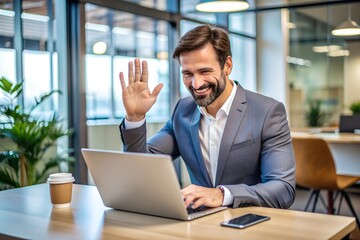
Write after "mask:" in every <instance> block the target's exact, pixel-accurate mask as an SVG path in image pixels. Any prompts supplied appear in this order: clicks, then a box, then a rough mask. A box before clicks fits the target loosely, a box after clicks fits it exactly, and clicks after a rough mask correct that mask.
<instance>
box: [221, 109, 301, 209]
mask: <svg viewBox="0 0 360 240" xmlns="http://www.w3.org/2000/svg"><path fill="white" fill-rule="evenodd" d="M261 138H262V140H261V153H260V158H261V159H260V160H261V183H258V184H256V185H252V186H248V185H245V184H238V185H225V187H227V188H228V189H229V190H230V191H231V193H232V194H233V195H234V202H233V207H234V208H236V207H242V206H251V205H255V206H264V207H274V208H289V207H290V206H291V205H292V203H293V202H294V199H295V158H294V153H293V148H292V143H291V136H290V130H289V126H288V122H287V119H286V111H285V107H284V106H283V104H282V103H279V102H277V103H275V104H273V105H272V107H271V108H270V109H269V111H268V114H267V115H266V117H265V121H264V125H263V129H262V134H261Z"/></svg>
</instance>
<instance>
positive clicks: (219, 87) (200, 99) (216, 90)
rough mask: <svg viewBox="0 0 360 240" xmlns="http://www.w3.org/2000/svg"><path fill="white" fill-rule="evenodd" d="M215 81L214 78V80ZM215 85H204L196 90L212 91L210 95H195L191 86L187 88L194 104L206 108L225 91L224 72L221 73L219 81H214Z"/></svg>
mask: <svg viewBox="0 0 360 240" xmlns="http://www.w3.org/2000/svg"><path fill="white" fill-rule="evenodd" d="M215 79H216V78H215ZM216 82H217V84H214V83H206V84H204V85H202V86H201V87H199V88H198V90H201V89H204V88H208V87H209V88H210V89H211V90H212V91H211V93H210V95H200V96H199V95H197V94H196V92H195V89H194V88H193V87H192V86H191V87H190V88H189V91H190V93H191V95H192V96H193V98H194V100H195V102H196V104H197V105H199V106H200V107H207V106H209V105H210V104H212V103H213V102H214V101H215V100H216V99H217V98H218V97H219V96H220V95H221V93H222V92H223V91H224V90H225V87H226V80H225V74H224V72H221V76H220V79H216Z"/></svg>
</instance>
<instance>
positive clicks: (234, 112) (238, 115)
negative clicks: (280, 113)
mask: <svg viewBox="0 0 360 240" xmlns="http://www.w3.org/2000/svg"><path fill="white" fill-rule="evenodd" d="M245 103H246V96H245V90H244V89H243V88H242V87H241V86H240V85H239V84H238V85H237V90H236V94H235V98H234V101H233V103H232V105H231V109H230V112H229V116H228V120H227V122H226V125H225V129H224V133H223V137H222V139H221V144H220V150H219V160H218V168H217V171H216V181H215V186H217V185H219V183H220V180H221V178H222V175H223V172H224V169H225V165H226V162H227V159H228V157H229V153H230V149H231V146H232V145H233V142H234V139H235V136H236V134H237V133H238V129H239V127H240V123H241V121H242V119H243V117H244V114H245V111H246V108H247V105H246V104H245Z"/></svg>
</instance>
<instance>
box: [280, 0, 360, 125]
mask: <svg viewBox="0 0 360 240" xmlns="http://www.w3.org/2000/svg"><path fill="white" fill-rule="evenodd" d="M348 7H350V9H351V10H352V12H353V13H354V14H353V17H354V20H355V21H358V19H359V18H358V15H357V14H355V13H358V12H359V11H358V10H359V9H360V4H358V3H356V4H355V3H354V4H349V5H347V4H344V5H334V6H324V7H313V8H307V9H306V10H305V9H300V8H299V9H294V10H291V11H290V12H289V27H290V28H289V41H290V43H289V56H288V57H287V59H286V61H287V71H288V83H289V93H290V94H289V96H290V98H289V103H290V108H289V110H290V114H289V115H290V124H291V126H292V127H293V128H303V127H314V126H310V125H309V121H310V119H309V117H306V116H307V113H309V111H310V105H311V103H315V102H317V101H319V102H320V110H321V113H322V114H324V115H325V118H324V122H323V123H322V124H321V126H337V125H338V122H339V116H340V114H342V113H343V112H346V109H347V108H348V106H346V104H345V102H344V100H346V99H347V94H349V95H348V96H350V95H352V93H350V92H349V91H347V94H345V91H344V89H345V85H344V84H345V83H346V82H348V83H349V82H350V81H351V79H354V80H355V82H356V81H357V80H358V79H356V76H359V75H358V74H357V72H358V64H357V63H358V59H359V55H358V52H359V51H358V49H359V44H358V41H357V40H356V37H336V36H333V35H332V34H331V31H332V29H333V28H334V26H337V25H338V24H340V23H341V22H343V21H345V20H346V19H347V17H348V16H347V14H348ZM321 16H322V17H321ZM350 85H351V84H350ZM353 86H356V85H353ZM349 90H350V89H349ZM356 95H357V96H358V94H357V93H356ZM356 98H357V97H356ZM319 127H320V126H319Z"/></svg>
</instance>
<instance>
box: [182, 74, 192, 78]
mask: <svg viewBox="0 0 360 240" xmlns="http://www.w3.org/2000/svg"><path fill="white" fill-rule="evenodd" d="M183 75H184V77H186V78H189V77H192V74H191V73H184V74H183Z"/></svg>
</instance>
